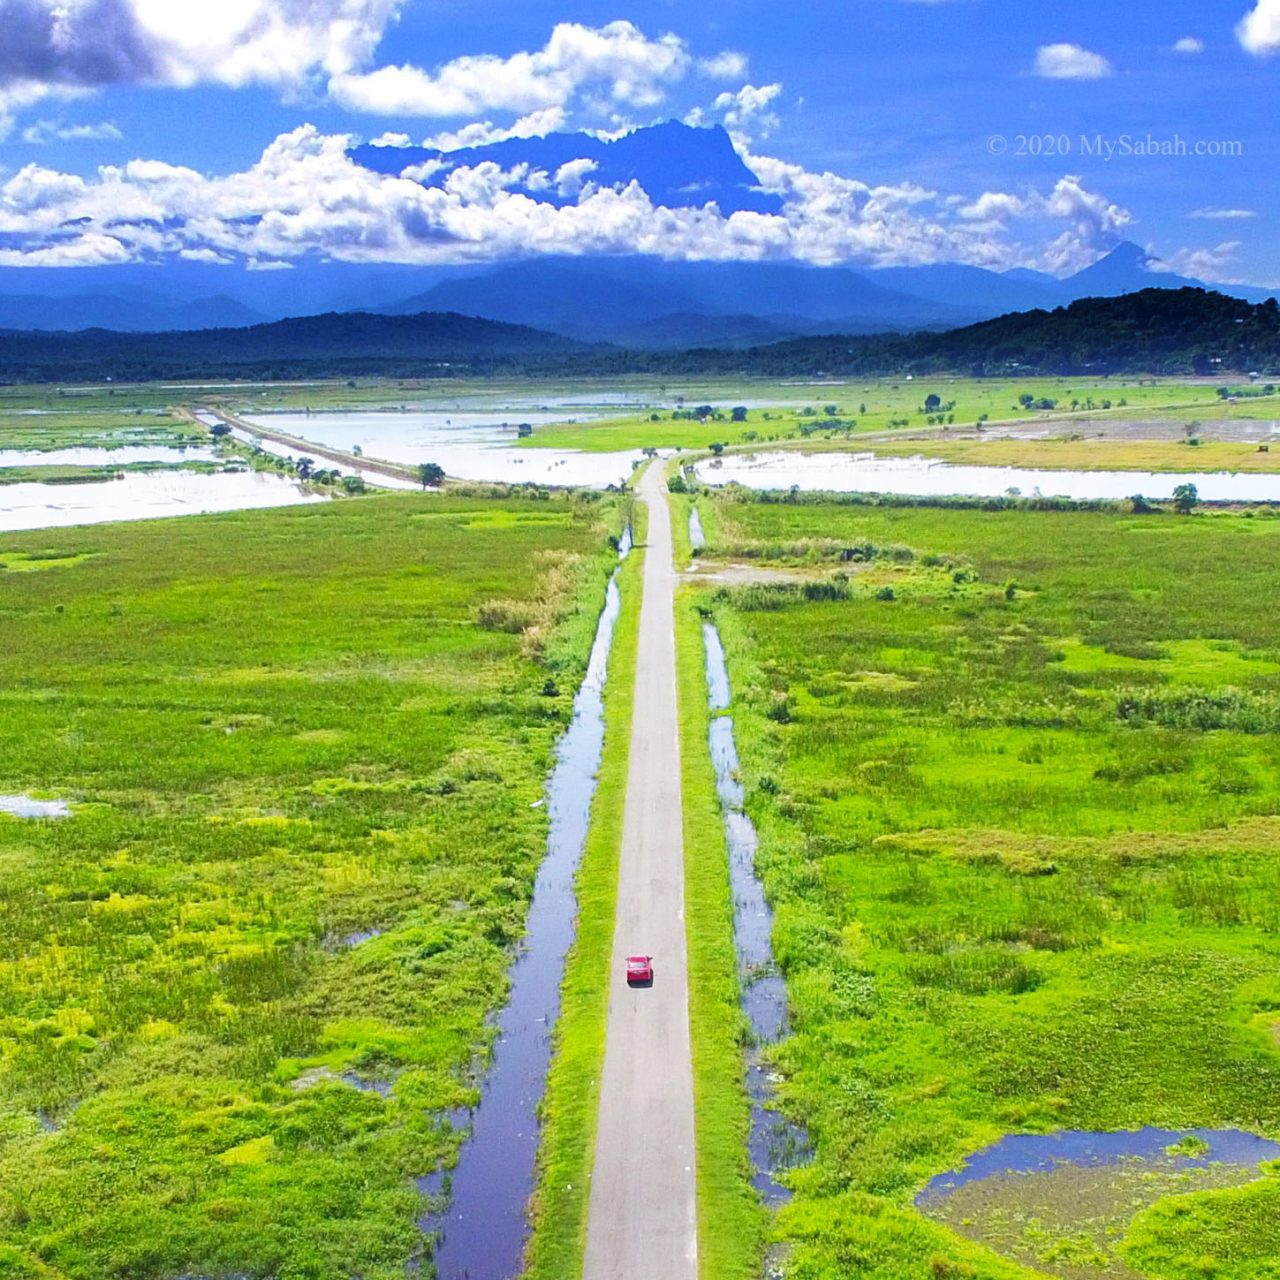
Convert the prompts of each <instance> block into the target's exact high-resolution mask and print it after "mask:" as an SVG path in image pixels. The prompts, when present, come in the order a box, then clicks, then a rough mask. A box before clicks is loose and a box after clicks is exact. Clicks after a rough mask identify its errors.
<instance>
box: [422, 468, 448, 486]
mask: <svg viewBox="0 0 1280 1280" xmlns="http://www.w3.org/2000/svg"><path fill="white" fill-rule="evenodd" d="M418 479H419V480H421V481H422V487H423V488H424V489H438V488H439V487H440V486H441V485H442V484H443V483H444V468H443V467H442V466H441V465H440V464H439V463H438V462H420V463H418Z"/></svg>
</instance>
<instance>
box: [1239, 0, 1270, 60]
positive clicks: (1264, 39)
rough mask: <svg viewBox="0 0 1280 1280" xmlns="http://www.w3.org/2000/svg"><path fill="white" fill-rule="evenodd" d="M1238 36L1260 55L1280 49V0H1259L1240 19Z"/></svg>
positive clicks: (1249, 49)
mask: <svg viewBox="0 0 1280 1280" xmlns="http://www.w3.org/2000/svg"><path fill="white" fill-rule="evenodd" d="M1236 38H1237V39H1238V40H1239V41H1240V43H1241V45H1243V46H1244V48H1245V49H1247V50H1248V51H1249V52H1250V53H1252V54H1257V55H1258V56H1263V55H1265V54H1271V53H1276V52H1278V51H1280V0H1258V2H1257V4H1255V5H1254V7H1253V8H1252V9H1251V10H1250V11H1249V12H1248V13H1247V14H1245V16H1244V17H1243V18H1242V19H1241V20H1240V25H1239V26H1237V27H1236Z"/></svg>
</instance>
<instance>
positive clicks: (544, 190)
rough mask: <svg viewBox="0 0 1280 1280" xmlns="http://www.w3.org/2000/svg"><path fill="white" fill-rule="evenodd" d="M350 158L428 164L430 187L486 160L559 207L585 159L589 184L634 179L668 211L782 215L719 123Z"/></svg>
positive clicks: (369, 151)
mask: <svg viewBox="0 0 1280 1280" xmlns="http://www.w3.org/2000/svg"><path fill="white" fill-rule="evenodd" d="M350 155H351V158H352V159H353V160H354V161H355V162H356V163H357V164H359V165H363V166H364V167H365V168H366V169H371V170H373V172H375V173H385V174H400V173H403V172H404V170H405V169H406V168H408V167H409V166H411V165H415V166H416V165H426V166H427V167H428V169H429V172H428V173H426V174H425V176H423V177H422V178H421V179H420V181H421V182H422V184H423V185H424V186H427V187H442V186H444V184H445V182H446V181H447V180H448V177H449V174H450V173H452V172H453V171H454V170H455V169H460V168H468V167H469V168H473V167H475V166H476V165H478V164H484V163H486V162H492V163H494V164H496V165H498V166H499V168H501V169H505V170H512V169H515V168H516V167H517V166H519V165H526V166H528V169H529V171H530V172H531V173H536V172H541V173H543V174H545V175H546V176H547V183H546V185H544V186H539V187H538V188H537V191H536V195H537V198H538V199H539V200H541V201H546V202H547V203H549V204H554V205H556V206H557V207H558V208H562V207H563V206H565V205H569V204H575V203H577V199H578V184H577V183H570V182H566V183H564V184H557V182H556V174H557V172H558V171H559V170H560V169H561V168H562V167H563V166H564V165H567V164H572V163H573V162H574V161H576V160H584V161H587V162H589V164H590V165H591V166H592V167H591V169H590V170H589V171H587V172H585V173H584V174H583V175H582V176H583V177H585V178H586V179H587V180H589V181H591V182H594V183H596V184H597V185H598V186H601V187H618V188H621V187H625V186H627V184H628V183H631V182H638V183H639V184H640V185H641V186H642V187H643V188H644V189H645V191H646V192H647V193H648V195H649V198H650V199H651V200H652V201H653V202H654V204H658V205H663V206H665V207H666V208H669V209H678V208H684V207H691V206H692V207H697V208H701V207H702V206H703V205H705V204H708V203H711V202H712V201H714V202H715V203H716V204H717V205H718V206H719V207H720V211H721V212H722V213H723V214H725V215H726V216H728V215H729V214H732V213H740V212H750V213H781V212H782V200H781V199H780V198H779V197H778V196H776V195H772V194H770V193H768V192H765V191H761V190H760V180H759V179H758V178H757V177H756V175H755V174H754V173H752V172H751V170H750V169H749V168H747V166H746V164H745V163H744V162H743V160H742V157H741V156H740V155H738V153H737V151H736V150H735V149H734V145H733V142H732V140H731V139H730V137H729V135H728V134H727V133H726V132H725V131H724V129H723V128H721V127H720V126H719V125H715V126H713V127H711V128H694V127H692V126H690V125H687V124H681V123H680V122H679V121H678V120H669V121H667V122H666V123H665V124H657V125H652V126H651V127H649V128H647V129H635V130H633V131H632V132H630V133H627V134H624V135H623V136H622V137H620V138H597V137H596V136H595V135H594V134H590V133H549V134H547V135H546V136H545V137H541V138H508V139H506V140H505V141H502V142H491V143H488V144H486V145H485V146H479V147H467V148H463V149H460V150H454V151H436V150H432V149H430V148H427V147H389V146H376V147H375V146H372V145H366V146H361V147H355V148H354V149H353V150H352V151H351V152H350Z"/></svg>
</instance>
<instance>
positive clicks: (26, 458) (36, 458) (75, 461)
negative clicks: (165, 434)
mask: <svg viewBox="0 0 1280 1280" xmlns="http://www.w3.org/2000/svg"><path fill="white" fill-rule="evenodd" d="M222 461H224V459H222V458H220V457H219V456H218V455H217V454H216V453H215V452H214V451H213V450H212V449H209V448H204V447H200V446H195V445H193V446H191V447H189V448H183V447H182V446H179V445H142V444H126V445H104V446H102V447H101V448H98V447H94V446H91V445H81V446H77V447H74V448H68V449H0V467H127V466H129V465H130V464H132V463H137V462H162V463H167V464H169V465H171V466H175V467H177V466H181V465H182V464H183V463H184V462H222Z"/></svg>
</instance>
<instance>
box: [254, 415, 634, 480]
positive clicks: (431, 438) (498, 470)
mask: <svg viewBox="0 0 1280 1280" xmlns="http://www.w3.org/2000/svg"><path fill="white" fill-rule="evenodd" d="M573 420H574V419H573V417H572V415H569V414H566V413H564V412H560V413H555V412H536V413H534V412H523V411H519V410H516V411H513V412H511V413H509V414H506V413H498V412H488V413H486V412H483V411H465V412H444V411H436V412H407V413H388V412H372V411H370V412H363V413H313V414H301V413H272V414H259V415H255V416H254V417H253V418H252V419H250V418H246V419H245V421H247V422H249V424H250V425H251V426H261V427H262V428H263V429H264V430H267V431H279V432H282V433H283V434H285V435H289V436H294V437H296V438H297V439H300V440H311V441H313V442H314V443H316V444H317V445H321V446H323V447H325V448H328V449H337V450H342V451H344V452H350V451H351V450H352V449H353V448H359V450H360V452H361V453H362V454H363V455H364V456H365V457H367V458H371V459H375V458H376V459H381V460H382V461H384V462H397V463H401V464H403V465H405V466H410V467H412V466H417V465H418V464H419V463H422V462H436V463H439V465H440V466H442V467H443V468H444V469H445V471H446V472H448V474H449V475H450V476H453V477H455V478H457V479H459V480H476V481H492V482H499V483H505V484H548V485H560V486H566V487H578V486H581V487H587V488H597V489H603V488H607V487H608V486H609V485H620V484H622V483H624V482H625V481H626V480H627V479H629V478H630V476H631V472H632V471H633V470H634V469H635V465H636V464H637V463H639V462H641V461H643V457H644V455H643V453H642V452H641V451H640V450H639V449H632V450H628V451H626V452H620V453H580V452H578V451H576V450H568V449H517V448H514V447H512V446H514V445H515V444H516V442H517V440H518V438H519V437H518V435H517V428H518V425H519V424H520V423H528V424H529V425H530V426H532V427H535V428H536V427H538V426H543V425H547V424H549V423H553V422H565V421H573ZM262 447H263V448H264V449H266V450H267V451H268V452H272V453H274V452H276V451H277V449H278V446H276V445H275V444H273V443H271V442H270V441H263V444H262Z"/></svg>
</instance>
